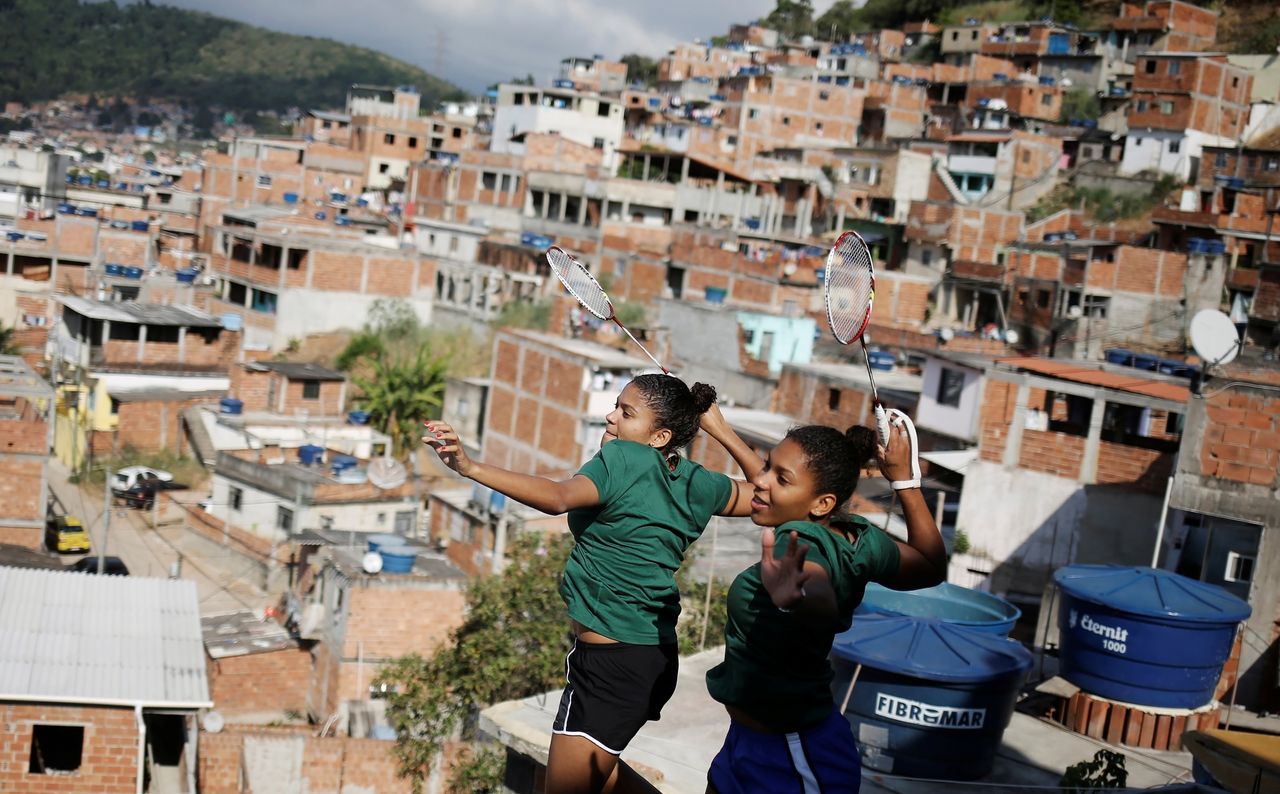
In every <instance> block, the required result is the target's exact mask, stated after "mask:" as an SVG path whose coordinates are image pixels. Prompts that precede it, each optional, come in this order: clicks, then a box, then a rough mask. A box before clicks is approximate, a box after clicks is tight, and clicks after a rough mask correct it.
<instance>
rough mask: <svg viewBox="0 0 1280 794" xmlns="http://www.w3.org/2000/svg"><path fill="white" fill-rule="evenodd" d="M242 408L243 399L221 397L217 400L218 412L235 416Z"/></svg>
mask: <svg viewBox="0 0 1280 794" xmlns="http://www.w3.org/2000/svg"><path fill="white" fill-rule="evenodd" d="M243 410H244V401H243V400H237V399H236V398H235V397H223V398H222V399H221V400H218V413H221V414H230V415H231V416H236V415H238V414H239V413H240V412H241V411H243Z"/></svg>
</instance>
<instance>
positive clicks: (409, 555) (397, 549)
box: [378, 543, 418, 573]
mask: <svg viewBox="0 0 1280 794" xmlns="http://www.w3.org/2000/svg"><path fill="white" fill-rule="evenodd" d="M378 553H379V554H381V555H382V572H383V573H409V572H410V571H412V570H413V563H414V561H415V560H417V559H418V552H417V550H416V549H414V548H413V547H412V546H409V545H407V544H404V543H401V544H400V545H386V546H380V547H379V548H378Z"/></svg>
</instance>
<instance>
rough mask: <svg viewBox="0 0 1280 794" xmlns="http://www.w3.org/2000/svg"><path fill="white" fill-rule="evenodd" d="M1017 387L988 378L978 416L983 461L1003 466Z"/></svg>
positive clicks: (979, 443) (979, 440) (979, 449)
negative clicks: (1001, 463)
mask: <svg viewBox="0 0 1280 794" xmlns="http://www.w3.org/2000/svg"><path fill="white" fill-rule="evenodd" d="M1017 399H1018V387H1017V385H1016V384H1013V383H1007V382H1005V381H999V380H991V379H988V380H987V381H986V384H985V385H984V386H983V391H982V401H981V403H980V405H981V411H980V413H979V415H978V455H979V457H981V458H982V459H983V460H989V461H991V462H992V463H1000V462H1002V461H1003V460H1004V448H1005V445H1006V444H1007V443H1008V440H1009V426H1010V425H1011V424H1012V423H1013V417H1014V407H1015V406H1016V404H1017Z"/></svg>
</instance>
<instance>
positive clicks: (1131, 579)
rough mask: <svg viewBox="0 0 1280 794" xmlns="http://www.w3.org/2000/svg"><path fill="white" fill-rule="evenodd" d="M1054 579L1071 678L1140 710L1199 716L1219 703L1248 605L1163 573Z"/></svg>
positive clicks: (1103, 570) (1110, 569) (1093, 568)
mask: <svg viewBox="0 0 1280 794" xmlns="http://www.w3.org/2000/svg"><path fill="white" fill-rule="evenodd" d="M1053 578H1054V580H1055V581H1056V582H1057V584H1058V588H1059V589H1060V590H1061V591H1062V599H1061V606H1060V608H1059V610H1058V630H1059V631H1060V632H1061V640H1060V646H1061V647H1060V652H1059V658H1060V660H1061V665H1062V667H1061V675H1062V677H1063V678H1065V679H1067V680H1068V681H1070V682H1071V683H1073V684H1075V685H1076V686H1078V687H1080V688H1081V689H1083V690H1084V691H1085V692H1088V693H1090V694H1094V695H1098V696H1100V697H1104V698H1110V699H1111V700H1119V701H1123V702H1125V703H1133V704H1136V705H1139V706H1154V707H1158V708H1185V709H1194V708H1199V707H1200V706H1203V705H1205V704H1206V703H1208V702H1209V701H1211V700H1212V699H1213V695H1214V689H1215V687H1216V686H1217V683H1218V678H1219V676H1220V675H1221V674H1222V665H1223V663H1224V662H1226V660H1227V657H1228V656H1230V654H1231V646H1232V643H1233V642H1234V641H1235V635H1236V627H1237V625H1238V624H1239V623H1240V621H1242V620H1245V619H1246V618H1248V617H1249V613H1250V609H1249V605H1248V604H1246V603H1245V602H1244V601H1241V600H1240V599H1239V598H1236V597H1235V596H1233V595H1231V594H1230V593H1228V592H1227V591H1225V590H1223V589H1222V588H1220V587H1215V586H1213V585H1211V584H1205V583H1204V582H1198V581H1196V580H1194V579H1188V578H1186V577H1185V576H1179V575H1178V574H1176V573H1173V572H1171V571H1163V570H1159V569H1155V568H1130V567H1124V566H1119V565H1071V566H1068V567H1066V568H1060V569H1059V570H1058V571H1057V572H1056V573H1054V576H1053Z"/></svg>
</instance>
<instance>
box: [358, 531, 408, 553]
mask: <svg viewBox="0 0 1280 794" xmlns="http://www.w3.org/2000/svg"><path fill="white" fill-rule="evenodd" d="M366 543H367V545H368V547H369V551H381V550H382V547H383V546H403V545H404V538H402V537H400V536H399V535H392V534H390V533H388V532H379V533H377V534H376V535H370V536H369V537H368V539H367V540H366Z"/></svg>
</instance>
